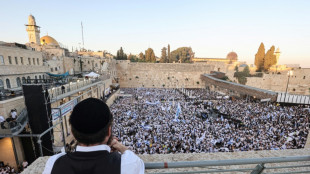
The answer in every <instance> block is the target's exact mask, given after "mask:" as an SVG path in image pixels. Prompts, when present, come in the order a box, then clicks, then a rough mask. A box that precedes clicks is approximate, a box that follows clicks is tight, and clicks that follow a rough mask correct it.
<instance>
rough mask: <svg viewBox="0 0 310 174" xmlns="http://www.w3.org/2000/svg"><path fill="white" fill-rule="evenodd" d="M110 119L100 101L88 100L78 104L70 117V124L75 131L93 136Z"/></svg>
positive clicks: (105, 107)
mask: <svg viewBox="0 0 310 174" xmlns="http://www.w3.org/2000/svg"><path fill="white" fill-rule="evenodd" d="M111 119H112V115H111V112H110V109H109V107H108V106H107V105H106V104H105V103H104V102H103V101H101V100H99V99H96V98H88V99H85V100H83V101H81V102H80V103H78V104H77V105H76V106H75V107H74V109H73V111H72V114H71V116H70V120H69V121H70V124H71V126H72V127H73V128H74V129H76V130H77V131H79V132H81V133H85V134H94V133H97V132H99V131H100V130H102V129H103V128H104V127H105V126H106V125H107V124H108V123H109V121H110V120H111Z"/></svg>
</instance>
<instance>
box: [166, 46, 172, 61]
mask: <svg viewBox="0 0 310 174" xmlns="http://www.w3.org/2000/svg"><path fill="white" fill-rule="evenodd" d="M170 59H171V53H170V45H169V44H168V60H167V62H168V63H172V62H170Z"/></svg>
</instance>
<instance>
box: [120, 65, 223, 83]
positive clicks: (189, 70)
mask: <svg viewBox="0 0 310 174" xmlns="http://www.w3.org/2000/svg"><path fill="white" fill-rule="evenodd" d="M220 65H221V64H220ZM223 65H224V64H223ZM216 66H217V65H214V64H185V63H184V64H179V63H175V64H174V63H130V62H129V61H117V63H116V67H117V76H118V78H119V83H120V86H121V87H146V88H163V87H164V88H176V87H179V88H180V87H184V88H204V87H205V85H204V84H203V82H202V81H201V79H200V75H201V74H204V73H210V71H214V69H217V67H216ZM225 71H226V70H225Z"/></svg>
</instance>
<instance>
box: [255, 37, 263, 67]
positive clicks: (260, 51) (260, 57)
mask: <svg viewBox="0 0 310 174" xmlns="http://www.w3.org/2000/svg"><path fill="white" fill-rule="evenodd" d="M264 59H265V46H264V43H263V42H262V43H261V44H260V46H259V48H258V51H257V53H256V54H255V63H254V64H255V65H256V68H257V71H262V70H263V69H264Z"/></svg>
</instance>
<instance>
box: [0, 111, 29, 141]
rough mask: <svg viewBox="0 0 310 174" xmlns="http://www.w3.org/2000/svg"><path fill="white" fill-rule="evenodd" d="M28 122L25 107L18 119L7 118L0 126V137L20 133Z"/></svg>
mask: <svg viewBox="0 0 310 174" xmlns="http://www.w3.org/2000/svg"><path fill="white" fill-rule="evenodd" d="M27 123H28V113H27V110H26V108H24V109H23V110H22V111H21V112H20V114H19V115H18V116H17V119H16V120H14V121H11V120H9V119H7V121H5V122H4V123H3V124H2V125H1V127H0V137H7V136H12V135H18V134H19V133H20V132H22V131H23V129H24V128H25V126H26V125H27Z"/></svg>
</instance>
